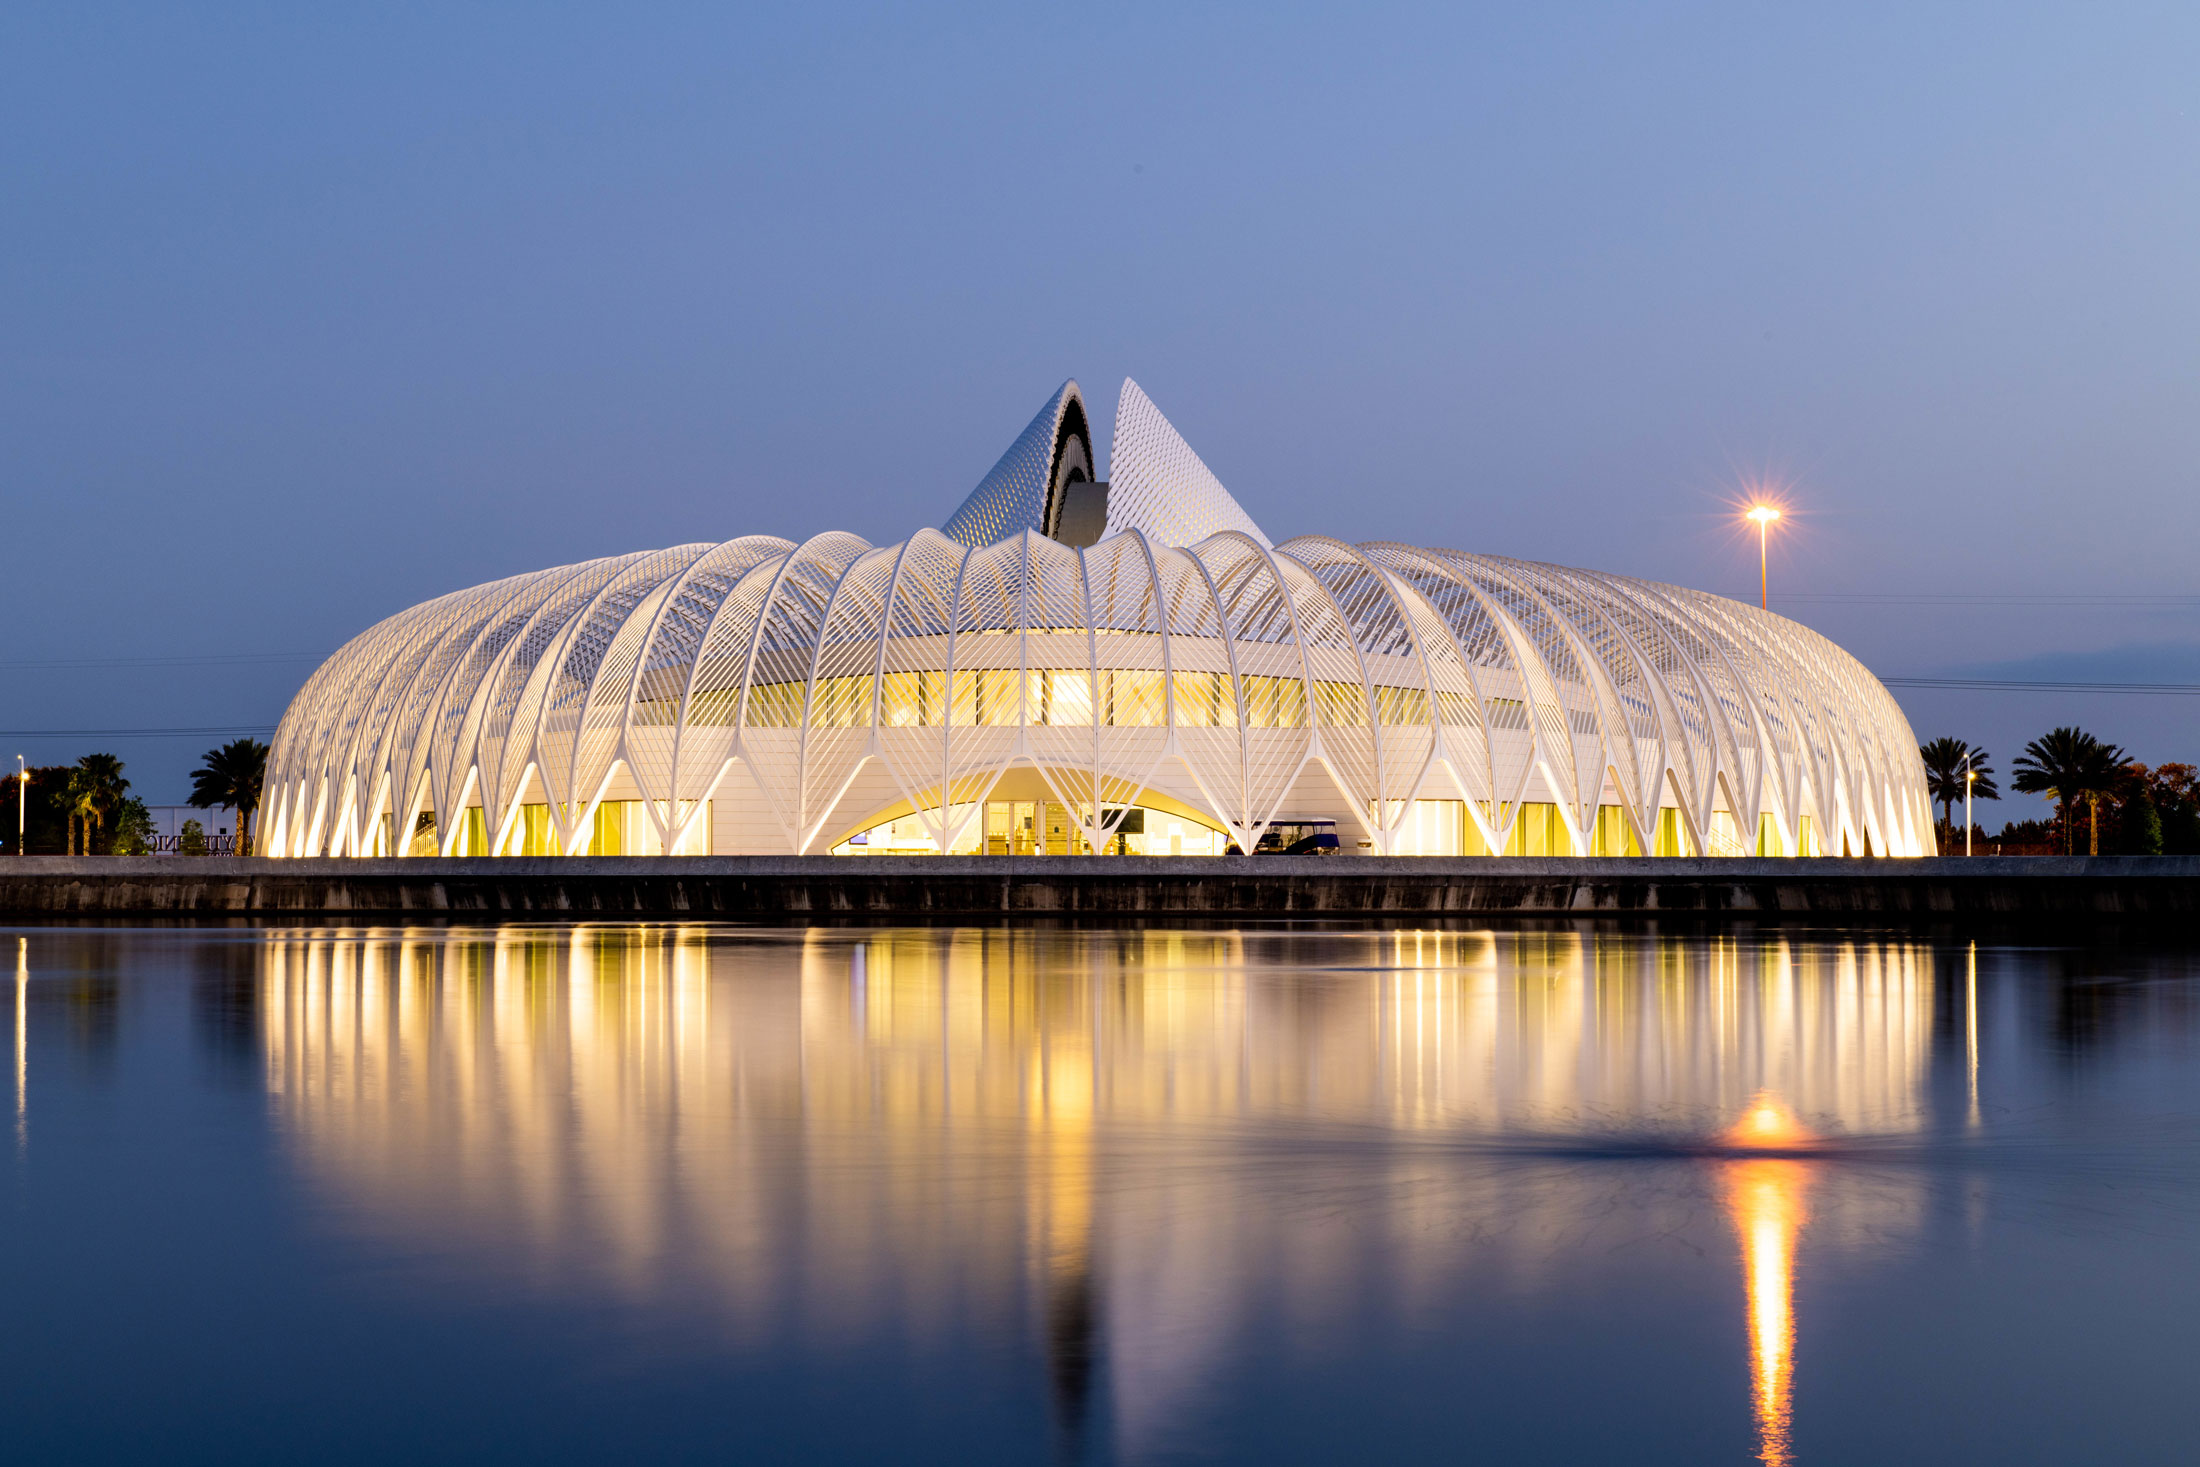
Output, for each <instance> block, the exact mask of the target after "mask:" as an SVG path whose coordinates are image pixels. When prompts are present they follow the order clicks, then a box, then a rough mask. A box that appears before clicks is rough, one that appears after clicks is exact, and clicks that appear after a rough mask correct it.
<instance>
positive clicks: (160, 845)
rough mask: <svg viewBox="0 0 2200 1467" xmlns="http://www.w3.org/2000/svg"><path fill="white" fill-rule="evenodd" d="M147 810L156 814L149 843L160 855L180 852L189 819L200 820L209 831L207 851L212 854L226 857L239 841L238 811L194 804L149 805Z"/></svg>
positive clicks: (201, 825) (201, 824)
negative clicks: (184, 828)
mask: <svg viewBox="0 0 2200 1467" xmlns="http://www.w3.org/2000/svg"><path fill="white" fill-rule="evenodd" d="M145 813H146V814H148V815H150V816H152V817H153V834H152V836H151V837H150V838H149V839H148V841H147V844H149V845H150V846H151V847H152V848H153V854H154V855H156V856H172V855H174V854H176V846H177V843H178V842H180V841H181V840H182V839H183V822H184V821H186V820H196V821H198V822H199V827H200V829H202V830H204V831H205V832H206V853H207V854H208V855H210V856H226V855H228V854H229V853H230V850H231V848H232V847H233V846H234V845H235V843H236V832H235V829H234V826H235V823H236V821H235V816H236V812H235V811H233V810H201V809H199V808H198V807H196V806H194V805H147V806H146V807H145Z"/></svg>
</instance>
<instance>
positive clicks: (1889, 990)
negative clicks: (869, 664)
mask: <svg viewBox="0 0 2200 1467" xmlns="http://www.w3.org/2000/svg"><path fill="white" fill-rule="evenodd" d="M0 942H4V944H5V947H4V949H0V972H4V971H5V969H6V968H7V967H9V966H12V967H13V969H14V979H13V985H12V989H13V991H12V994H10V995H9V998H10V1000H11V1001H10V1002H9V1004H8V1007H9V1008H10V1010H11V1011H12V1019H11V1020H10V1022H9V1025H8V1027H9V1030H10V1033H11V1037H12V1050H13V1082H12V1094H11V1095H10V1096H9V1097H8V1109H9V1114H8V1134H7V1136H6V1138H5V1155H4V1157H0V1311H4V1320H5V1325H4V1327H0V1432H4V1440H5V1442H6V1449H5V1450H6V1455H7V1457H8V1459H9V1460H10V1461H18V1462H63V1461H66V1462H99V1461H118V1460H137V1461H162V1462H223V1463H235V1462H302V1461H320V1462H387V1461H394V1460H411V1461H435V1462H443V1461H469V1462H473V1461H526V1462H567V1461H608V1460H617V1461H671V1460H695V1461H705V1460H708V1461H713V1462H724V1461H741V1462H775V1461H786V1462H794V1461H802V1462H832V1461H877V1462H895V1463H908V1462H928V1461H943V1462H944V1461H954V1462H958V1463H992V1462H1004V1463H1006V1462H1013V1463H1047V1462H1062V1463H1072V1462H1127V1463H1128V1462H1137V1463H1143V1462H1193V1461H1199V1462H1207V1461H1212V1462H1260V1463H1282V1462H1336V1461H1342V1460H1348V1459H1349V1460H1356V1461H1408V1460H1414V1461H1422V1460H1432V1459H1442V1460H1471V1461H1483V1462H1501V1463H1507V1464H1517V1463H1543V1462H1549V1463H1569V1464H1571V1463H1591V1462H1628V1463H1668V1462H1670V1463H1688V1464H1701V1463H1721V1462H1733V1463H1746V1462H1750V1461H1753V1460H1762V1461H1766V1462H1772V1463H1795V1464H1821V1463H1822V1464H1834V1463H1844V1464H1845V1463H1877V1464H1883V1463H1907V1462H1932V1463H1951V1462H1979V1463H2024V1462H2039V1463H2073V1462H2091V1461H2117V1462H2121V1463H2153V1462H2163V1463H2170V1462H2189V1461H2192V1460H2194V1459H2195V1457H2196V1455H2200V1392H2195V1391H2194V1389H2193V1388H2192V1375H2193V1368H2194V1362H2195V1361H2196V1360H2200V947H2185V948H2178V947H2166V948H2165V947H2127V948H2114V947H2094V948H2085V947H2076V946H2073V947H2055V946H2027V947H2016V946H2002V945H1979V946H1973V945H1971V944H1969V943H1966V942H1961V941H1946V940H1943V941H1938V942H1926V941H1920V940H1916V939H1914V938H1910V937H1904V936H1900V935H1889V934H1877V933H1872V934H1849V935H1842V934H1833V933H1813V932H1804V931H1792V932H1787V933H1773V932H1736V933H1732V934H1728V935H1724V936H1701V935H1692V936H1678V937H1675V936H1658V935H1653V934H1644V933H1639V932H1624V931H1620V930H1616V929H1610V928H1602V927H1598V926H1594V925H1582V926H1578V927H1576V926H1565V927H1558V928H1552V929H1547V930H1537V931H1498V932H1483V931H1448V932H1411V931H1384V932H1373V931H1331V932H1305V931H1297V932H1290V931H1252V930H1249V931H1242V932H1240V931H1210V930H1199V931H1163V930H1145V931H1129V932H1092V931H1030V930H1018V931H1003V930H990V929H987V930H979V929H968V930H953V929H935V930H914V931H910V930H904V931H880V930H846V929H842V930H830V931H810V932H805V931H799V930H790V931H758V930H754V929H735V928H714V927H680V926H616V927H578V928H571V927H561V928H521V927H503V928H488V929H476V930H460V929H419V930H399V929H389V930H375V929H356V930H351V929H344V930H339V929H302V928H288V929H260V930H247V929H203V930H190V929H175V928H167V929H162V928H140V929H128V928H97V929H95V928H68V929H64V928H50V927H48V928H32V929H9V930H6V931H5V932H4V933H0Z"/></svg>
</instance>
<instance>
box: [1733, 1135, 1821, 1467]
mask: <svg viewBox="0 0 2200 1467" xmlns="http://www.w3.org/2000/svg"><path fill="white" fill-rule="evenodd" d="M1813 1165H1814V1163H1812V1162H1807V1161H1796V1160H1792V1159H1788V1158H1781V1157H1757V1158H1751V1159H1749V1160H1746V1161H1733V1162H1727V1163H1724V1170H1725V1176H1724V1178H1723V1181H1724V1182H1725V1190H1726V1205H1727V1213H1728V1215H1729V1217H1731V1218H1732V1220H1733V1223H1734V1230H1735V1232H1736V1233H1737V1234H1738V1235H1739V1236H1740V1239H1741V1247H1742V1282H1743V1295H1744V1298H1745V1299H1746V1300H1747V1305H1748V1317H1749V1384H1750V1404H1751V1408H1752V1410H1753V1411H1754V1413H1755V1416H1756V1421H1757V1458H1758V1460H1759V1461H1761V1462H1763V1463H1764V1464H1765V1467H1788V1464H1789V1463H1790V1462H1792V1461H1793V1460H1794V1458H1793V1455H1792V1444H1793V1435H1794V1406H1795V1244H1796V1240H1797V1238H1798V1237H1799V1236H1800V1235H1801V1233H1802V1231H1803V1224H1804V1223H1805V1222H1806V1221H1807V1220H1808V1218H1809V1213H1808V1210H1807V1208H1806V1206H1805V1194H1806V1193H1807V1192H1808V1191H1809V1189H1810V1184H1811V1168H1812V1166H1813Z"/></svg>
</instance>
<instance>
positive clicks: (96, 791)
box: [68, 754, 130, 856]
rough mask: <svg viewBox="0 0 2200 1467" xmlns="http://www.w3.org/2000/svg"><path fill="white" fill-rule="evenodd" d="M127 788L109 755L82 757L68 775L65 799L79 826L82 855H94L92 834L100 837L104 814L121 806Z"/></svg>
mask: <svg viewBox="0 0 2200 1467" xmlns="http://www.w3.org/2000/svg"><path fill="white" fill-rule="evenodd" d="M129 788H130V781H128V780H127V779H124V778H123V777H122V761H121V760H120V759H118V758H116V757H115V756H114V755H112V754H86V755H85V756H84V757H83V758H81V759H79V760H77V761H76V768H75V769H73V770H71V771H69V789H68V795H69V800H70V804H71V809H72V812H73V816H74V818H75V819H77V820H81V821H82V822H83V826H84V854H85V855H87V856H89V855H92V854H93V853H94V851H95V849H96V848H95V846H94V844H93V834H92V833H93V832H94V831H100V832H102V833H104V831H105V830H106V827H107V812H108V811H109V810H112V809H115V808H116V807H118V806H120V805H121V803H122V797H123V795H124V794H125V793H126V792H127V791H128V790H129Z"/></svg>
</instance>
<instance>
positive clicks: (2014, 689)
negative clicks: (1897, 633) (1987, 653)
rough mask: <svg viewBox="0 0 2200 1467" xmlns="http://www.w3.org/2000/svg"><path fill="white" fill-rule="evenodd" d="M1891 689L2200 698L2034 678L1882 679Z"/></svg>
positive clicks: (2177, 690) (2187, 689)
mask: <svg viewBox="0 0 2200 1467" xmlns="http://www.w3.org/2000/svg"><path fill="white" fill-rule="evenodd" d="M1880 682H1882V683H1884V684H1885V685H1886V686H1888V687H1890V688H1950V689H1955V690H1959V691H1969V692H1987V693H2152V694H2156V695H2167V696H2170V697H2188V698H2189V697H2193V696H2195V695H2200V683H2060V682H2046V681H2042V680H2038V679H2033V678H1986V677H1883V678H1881V679H1880Z"/></svg>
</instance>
